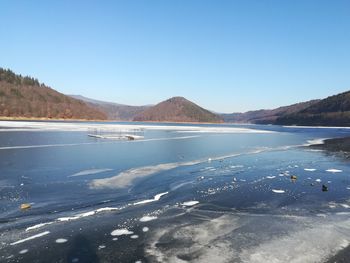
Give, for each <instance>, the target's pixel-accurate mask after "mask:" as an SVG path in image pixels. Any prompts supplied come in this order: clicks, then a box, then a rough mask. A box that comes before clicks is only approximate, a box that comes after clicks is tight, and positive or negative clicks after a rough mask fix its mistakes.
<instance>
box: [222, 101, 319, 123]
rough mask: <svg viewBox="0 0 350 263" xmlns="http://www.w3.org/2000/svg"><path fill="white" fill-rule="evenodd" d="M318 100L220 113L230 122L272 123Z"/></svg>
mask: <svg viewBox="0 0 350 263" xmlns="http://www.w3.org/2000/svg"><path fill="white" fill-rule="evenodd" d="M318 101H319V100H310V101H307V102H301V103H295V104H292V105H289V106H283V107H279V108H276V109H272V110H265V109H264V110H256V111H248V112H244V113H231V114H220V115H221V116H222V118H223V119H224V121H225V122H231V123H254V124H274V123H275V122H276V120H277V119H278V118H280V117H282V116H285V115H289V114H293V113H296V112H299V111H301V110H304V109H306V108H308V107H310V106H312V105H314V104H315V103H317V102H318Z"/></svg>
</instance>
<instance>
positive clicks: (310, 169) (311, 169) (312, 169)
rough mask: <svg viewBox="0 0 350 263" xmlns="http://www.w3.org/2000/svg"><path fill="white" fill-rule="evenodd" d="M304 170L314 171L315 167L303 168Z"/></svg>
mask: <svg viewBox="0 0 350 263" xmlns="http://www.w3.org/2000/svg"><path fill="white" fill-rule="evenodd" d="M304 171H307V172H314V171H316V169H315V168H304Z"/></svg>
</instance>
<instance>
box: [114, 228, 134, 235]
mask: <svg viewBox="0 0 350 263" xmlns="http://www.w3.org/2000/svg"><path fill="white" fill-rule="evenodd" d="M132 234H134V232H132V231H129V230H128V229H126V228H121V229H116V230H113V231H112V232H111V235H112V236H123V235H132Z"/></svg>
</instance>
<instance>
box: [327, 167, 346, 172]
mask: <svg viewBox="0 0 350 263" xmlns="http://www.w3.org/2000/svg"><path fill="white" fill-rule="evenodd" d="M342 171H343V170H339V169H333V168H332V169H327V170H326V172H329V173H341V172H342Z"/></svg>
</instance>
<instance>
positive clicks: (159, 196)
mask: <svg viewBox="0 0 350 263" xmlns="http://www.w3.org/2000/svg"><path fill="white" fill-rule="evenodd" d="M168 193H169V192H164V193H160V194H156V195H155V196H154V198H153V199H147V200H143V201H139V202H136V203H134V205H140V204H147V203H152V202H155V201H159V200H160V198H161V197H162V196H163V195H166V194H168Z"/></svg>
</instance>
